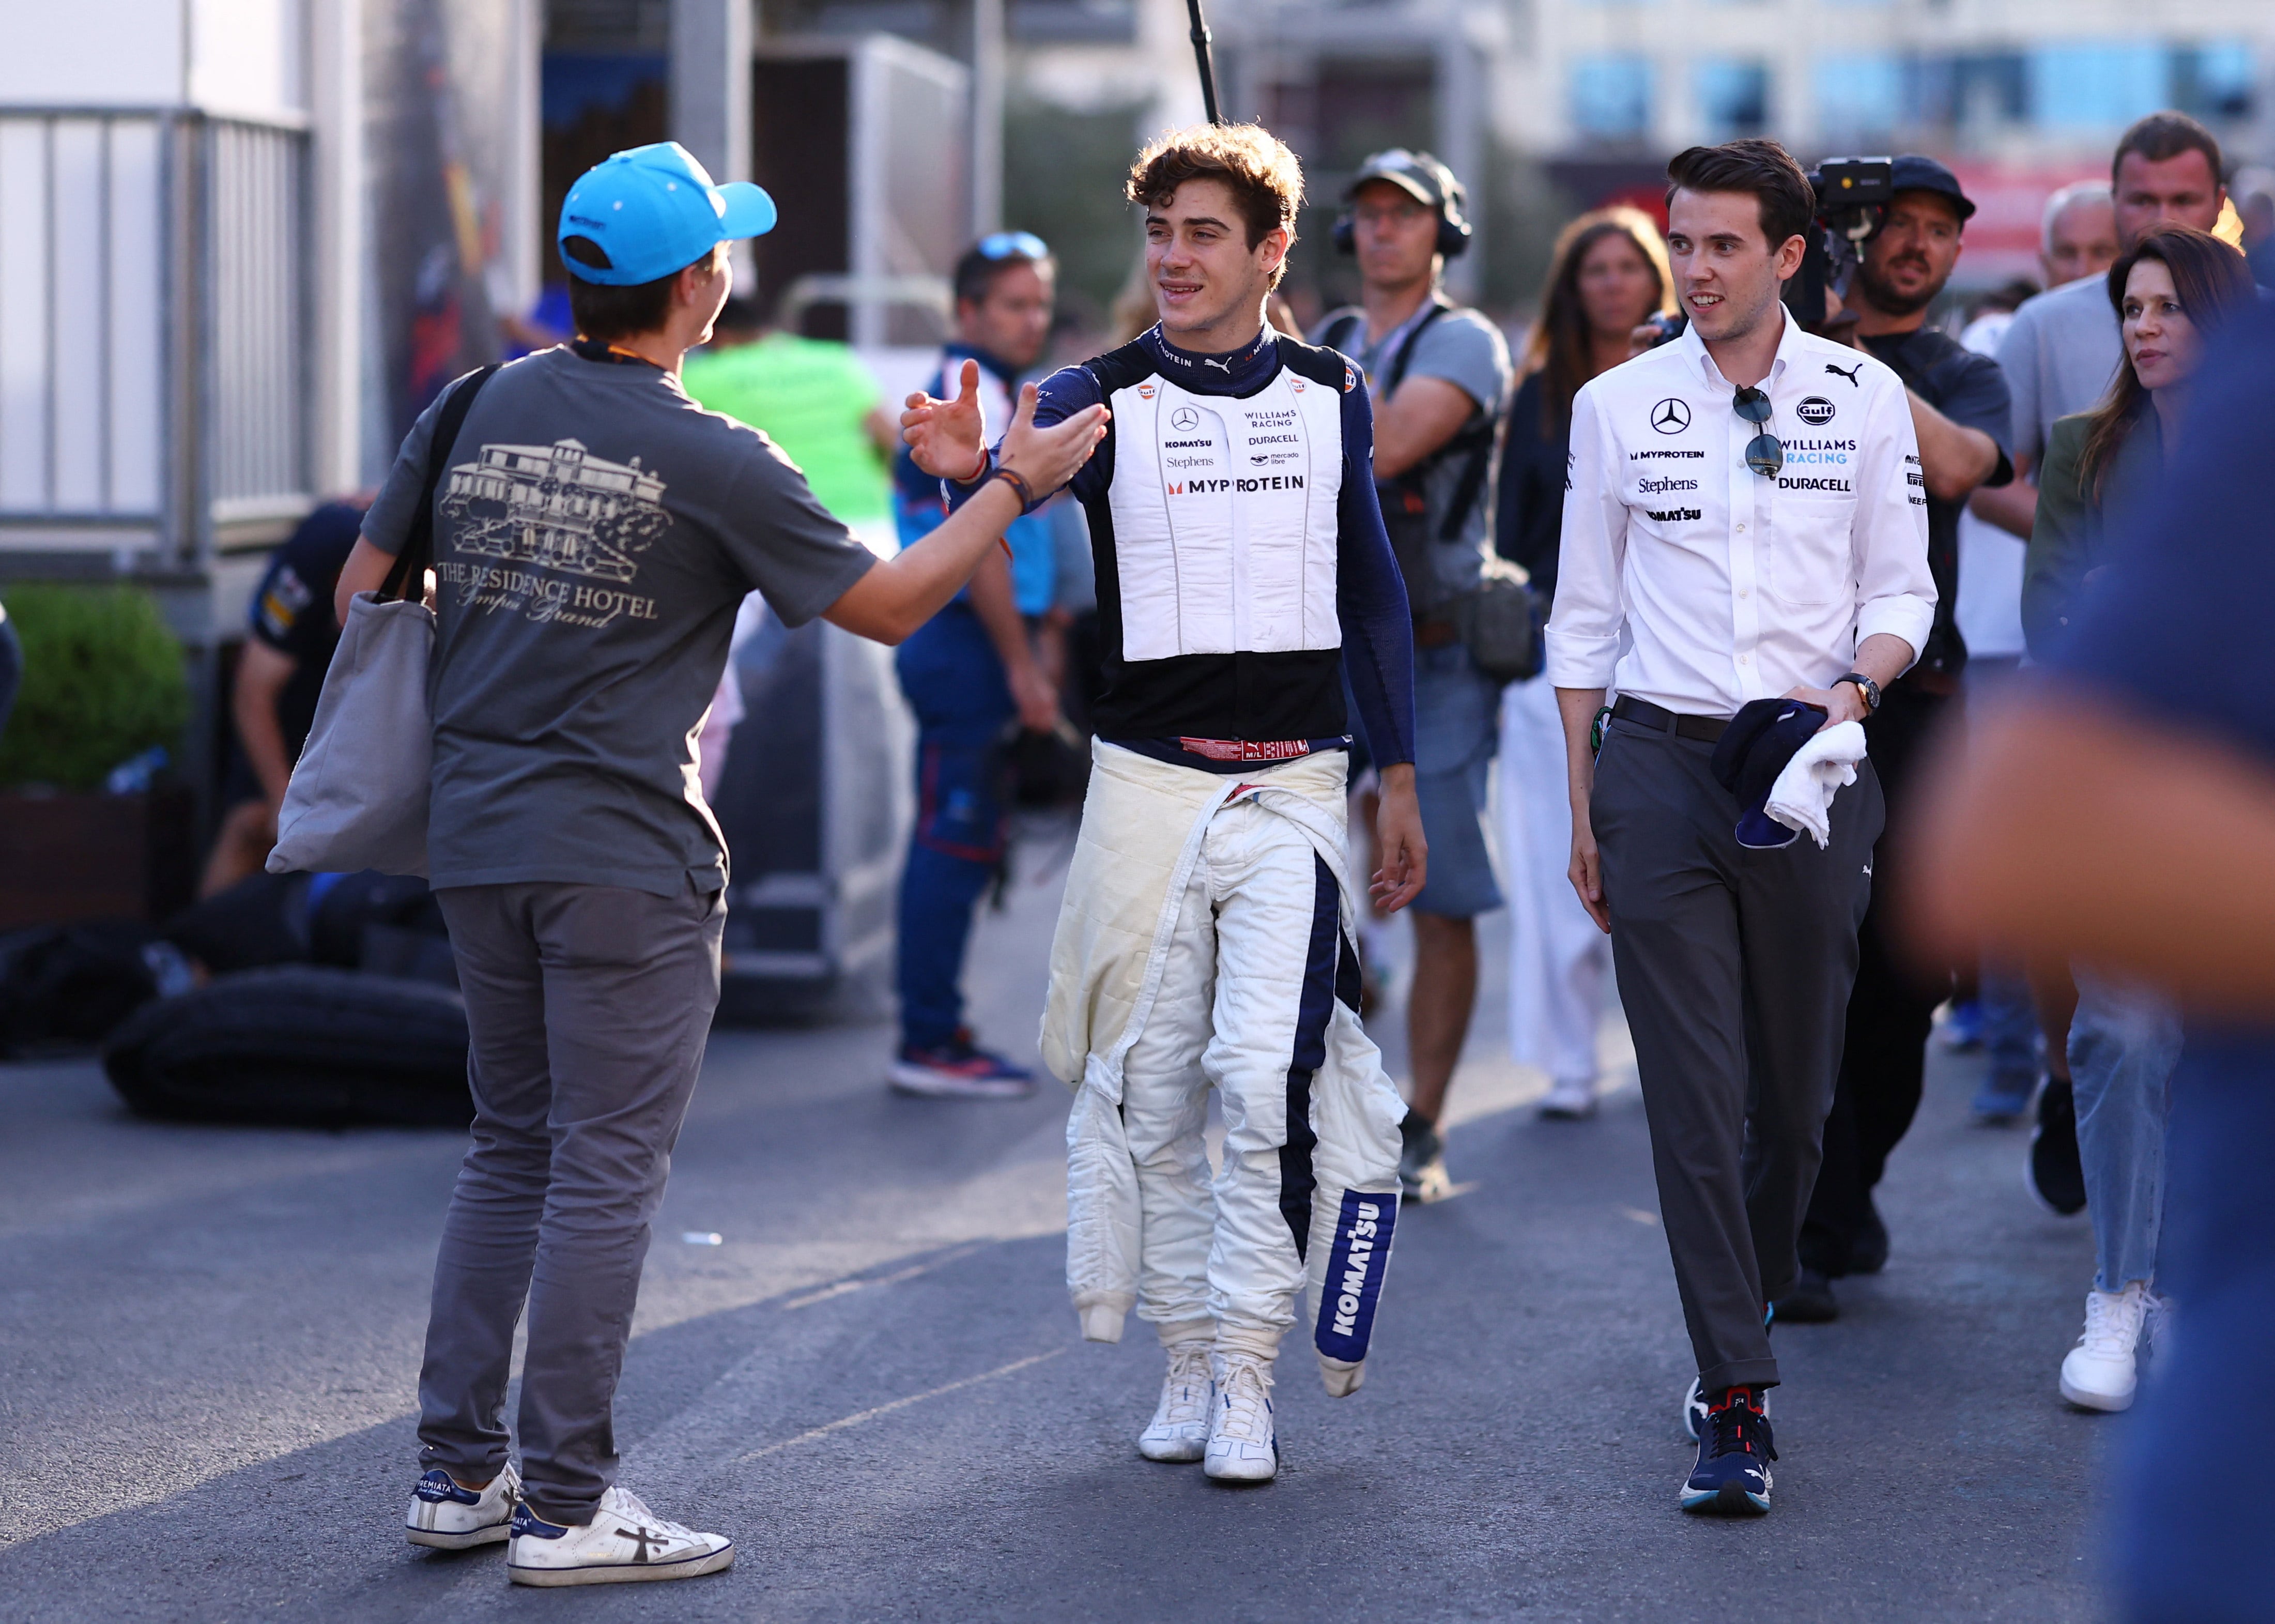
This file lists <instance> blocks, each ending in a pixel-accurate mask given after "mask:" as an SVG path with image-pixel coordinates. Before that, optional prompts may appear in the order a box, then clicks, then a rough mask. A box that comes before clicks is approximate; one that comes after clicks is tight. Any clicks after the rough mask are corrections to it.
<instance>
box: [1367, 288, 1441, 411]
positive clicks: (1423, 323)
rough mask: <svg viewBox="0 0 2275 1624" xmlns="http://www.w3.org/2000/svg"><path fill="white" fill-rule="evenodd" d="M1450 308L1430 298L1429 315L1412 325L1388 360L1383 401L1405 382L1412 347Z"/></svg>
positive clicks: (1419, 341) (1437, 297)
mask: <svg viewBox="0 0 2275 1624" xmlns="http://www.w3.org/2000/svg"><path fill="white" fill-rule="evenodd" d="M1452 308H1453V306H1451V305H1449V304H1447V302H1446V301H1445V300H1444V299H1443V298H1440V297H1439V296H1438V295H1436V294H1434V293H1433V294H1432V295H1431V296H1430V313H1429V314H1428V315H1426V316H1424V317H1423V318H1422V319H1421V320H1420V321H1417V322H1416V323H1415V324H1414V330H1413V331H1412V332H1410V333H1409V334H1407V335H1406V342H1405V343H1404V344H1400V345H1399V346H1398V353H1397V354H1396V355H1394V356H1392V357H1391V358H1390V373H1389V375H1388V376H1387V378H1385V379H1384V380H1383V384H1382V398H1383V399H1385V400H1388V399H1389V398H1390V396H1391V391H1392V390H1394V389H1396V388H1397V387H1398V386H1399V385H1400V384H1402V383H1403V382H1405V381H1406V367H1407V364H1408V363H1409V362H1410V361H1411V360H1413V359H1414V346H1415V345H1416V344H1420V343H1421V342H1422V335H1423V334H1425V333H1426V332H1428V331H1429V330H1430V324H1431V323H1432V321H1436V320H1437V319H1438V318H1439V317H1440V316H1442V315H1444V314H1445V313H1447V311H1449V310H1451V309H1452Z"/></svg>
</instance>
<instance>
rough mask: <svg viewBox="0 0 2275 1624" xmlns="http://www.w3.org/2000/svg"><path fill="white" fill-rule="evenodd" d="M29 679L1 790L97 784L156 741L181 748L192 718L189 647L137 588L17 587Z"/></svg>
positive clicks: (4, 747)
mask: <svg viewBox="0 0 2275 1624" xmlns="http://www.w3.org/2000/svg"><path fill="white" fill-rule="evenodd" d="M0 602H4V604H5V606H6V608H7V613H8V618H9V619H10V620H11V622H13V623H14V624H15V627H16V635H17V637H18V638H19V639H20V640H21V641H22V643H23V646H24V684H23V688H22V690H21V691H19V693H18V694H17V696H16V709H15V714H13V715H12V716H11V717H10V719H9V721H8V727H7V731H6V732H5V733H4V734H0V787H7V788H11V789H12V788H15V787H18V786H20V785H25V784H46V785H52V786H53V787H55V788H57V789H100V788H101V787H102V781H103V778H104V777H105V775H107V774H109V773H110V769H111V768H113V767H117V765H118V764H119V763H120V762H122V761H125V760H127V759H129V758H131V757H133V756H136V755H140V753H141V752H144V751H146V750H147V749H149V748H150V747H151V746H152V745H153V744H163V745H164V746H165V747H166V748H167V749H168V750H170V751H173V752H177V753H178V752H179V750H180V748H181V737H182V729H183V726H184V724H185V723H186V722H187V721H188V720H189V714H190V686H189V680H188V678H187V677H186V676H185V675H184V672H183V668H182V646H181V645H180V643H178V641H176V640H175V638H174V634H173V633H172V632H171V631H168V630H167V629H166V623H165V621H164V619H163V618H162V616H160V614H159V612H158V604H157V601H156V600H155V599H154V598H153V597H151V595H150V594H149V593H147V592H145V591H143V590H142V589H140V587H133V586H44V585H32V586H11V587H9V588H8V589H7V590H6V592H5V593H0Z"/></svg>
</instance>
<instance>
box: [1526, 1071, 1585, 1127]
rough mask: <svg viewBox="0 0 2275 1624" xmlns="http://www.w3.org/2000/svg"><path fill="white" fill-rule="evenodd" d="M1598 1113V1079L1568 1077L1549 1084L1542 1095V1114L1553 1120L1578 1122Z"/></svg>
mask: <svg viewBox="0 0 2275 1624" xmlns="http://www.w3.org/2000/svg"><path fill="white" fill-rule="evenodd" d="M1540 1114H1541V1115H1543V1116H1546V1117H1548V1118H1551V1119H1552V1120H1553V1121H1557V1122H1581V1121H1583V1120H1584V1119H1586V1118H1588V1117H1591V1116H1593V1115H1595V1114H1596V1080H1595V1078H1593V1077H1567V1078H1565V1079H1564V1080H1563V1081H1562V1082H1561V1083H1552V1084H1549V1087H1548V1091H1547V1092H1546V1093H1545V1094H1543V1095H1542V1096H1541V1097H1540Z"/></svg>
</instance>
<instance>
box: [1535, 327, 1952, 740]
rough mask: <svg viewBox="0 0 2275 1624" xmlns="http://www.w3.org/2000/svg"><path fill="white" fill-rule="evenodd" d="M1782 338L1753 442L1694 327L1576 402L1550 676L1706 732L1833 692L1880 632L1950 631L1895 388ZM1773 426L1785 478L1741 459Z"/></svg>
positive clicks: (1907, 413) (1839, 358)
mask: <svg viewBox="0 0 2275 1624" xmlns="http://www.w3.org/2000/svg"><path fill="white" fill-rule="evenodd" d="M1779 314H1780V317H1781V318H1784V320H1785V334H1784V336H1783V337H1782V338H1780V340H1779V343H1778V350H1777V359H1776V360H1775V361H1774V362H1773V363H1772V365H1771V367H1770V375H1769V376H1768V377H1767V378H1766V379H1765V380H1764V381H1763V382H1762V386H1761V387H1762V388H1763V389H1765V390H1766V391H1767V392H1768V395H1769V397H1770V403H1771V405H1772V414H1771V418H1770V420H1769V421H1768V422H1767V423H1765V424H1759V425H1757V424H1754V423H1751V422H1749V421H1748V420H1747V419H1744V418H1742V417H1740V416H1739V415H1738V414H1737V412H1736V411H1735V409H1734V408H1733V406H1732V404H1731V403H1732V397H1734V396H1735V393H1736V389H1735V386H1733V385H1732V384H1731V383H1730V382H1729V381H1728V380H1727V379H1726V378H1724V377H1723V376H1722V374H1721V373H1720V372H1719V370H1718V369H1717V368H1716V366H1715V365H1714V359H1713V358H1712V356H1711V355H1709V354H1708V353H1707V352H1706V346H1705V345H1704V344H1703V343H1702V342H1701V341H1700V339H1699V337H1698V331H1697V329H1696V328H1691V329H1687V330H1686V331H1685V332H1684V333H1683V334H1682V336H1681V337H1680V338H1677V339H1675V340H1674V342H1673V343H1671V344H1662V345H1661V346H1660V347H1659V348H1658V349H1656V350H1653V351H1650V352H1649V353H1648V354H1645V355H1641V356H1638V357H1636V359H1634V360H1631V361H1629V362H1627V363H1625V364H1624V365H1622V366H1615V367H1614V368H1613V369H1612V370H1611V371H1609V372H1607V373H1605V374H1603V375H1602V376H1600V377H1598V378H1596V379H1593V380H1591V381H1590V382H1589V383H1588V384H1587V385H1586V386H1585V387H1583V389H1581V390H1580V393H1579V395H1578V397H1577V398H1576V399H1575V400H1574V401H1573V403H1572V442H1571V444H1572V449H1571V454H1570V456H1569V457H1568V461H1567V464H1566V469H1567V472H1566V480H1565V496H1564V535H1563V543H1562V550H1561V554H1560V558H1559V563H1558V565H1557V571H1556V608H1555V613H1554V616H1553V618H1552V619H1551V621H1550V623H1549V626H1548V677H1549V680H1550V682H1552V683H1553V684H1554V685H1555V686H1557V687H1559V688H1615V689H1617V690H1618V691H1620V692H1621V693H1623V694H1632V695H1634V696H1635V697H1636V698H1637V699H1648V700H1650V701H1651V702H1652V703H1653V704H1656V705H1661V706H1666V707H1667V709H1668V710H1671V711H1678V712H1682V713H1685V714H1691V715H1702V716H1728V715H1732V714H1735V712H1736V711H1737V709H1738V707H1739V706H1742V705H1743V704H1745V703H1746V701H1747V700H1749V699H1770V698H1774V697H1775V696H1777V695H1779V694H1781V693H1784V692H1785V691H1787V690H1788V689H1791V688H1794V687H1797V686H1803V685H1805V686H1808V687H1812V688H1822V687H1825V685H1826V684H1829V683H1831V682H1832V681H1833V679H1834V678H1836V677H1838V676H1840V675H1841V674H1842V673H1843V672H1845V671H1847V670H1848V668H1849V667H1850V664H1851V662H1852V661H1854V660H1855V658H1856V646H1857V644H1858V643H1860V642H1862V641H1863V639H1864V638H1868V637H1871V635H1872V634H1873V633H1875V632H1880V631H1885V632H1888V633H1891V634H1892V635H1893V636H1896V637H1899V638H1902V639H1903V640H1904V641H1905V642H1906V643H1908V644H1909V645H1910V646H1911V649H1912V653H1913V655H1914V656H1915V657H1916V656H1917V655H1918V653H1919V651H1920V649H1921V648H1922V647H1923V646H1924V645H1925V644H1926V641H1927V635H1928V628H1929V627H1930V625H1931V624H1932V623H1933V622H1934V618H1935V597H1936V593H1935V579H1934V578H1933V577H1932V576H1931V575H1930V574H1929V573H1928V566H1927V487H1926V483H1925V480H1924V479H1923V477H1922V472H1921V468H1920V460H1919V446H1918V444H1917V442H1916V439H1915V437H1914V435H1913V433H1912V416H1911V408H1910V405H1909V403H1908V401H1907V400H1906V399H1905V396H1904V386H1903V384H1902V382H1901V381H1900V380H1899V379H1898V378H1897V376H1896V374H1894V373H1893V372H1892V371H1891V370H1889V368H1888V367H1887V366H1884V365H1883V364H1882V363H1880V362H1879V361H1878V360H1875V359H1873V358H1872V357H1871V356H1869V355H1867V354H1865V353H1864V352H1863V351H1861V350H1852V349H1848V348H1846V347H1844V346H1842V345H1840V344H1831V343H1828V342H1827V341H1825V339H1822V338H1817V337H1813V336H1810V334H1808V333H1805V332H1803V331H1802V329H1801V327H1800V325H1799V324H1798V323H1797V322H1795V321H1792V320H1791V319H1790V318H1789V317H1785V313H1784V311H1783V310H1782V308H1780V312H1779ZM1765 428H1766V429H1767V430H1769V431H1770V432H1771V433H1772V434H1775V435H1777V437H1778V438H1779V439H1780V440H1781V441H1782V442H1784V443H1785V467H1784V469H1783V471H1782V472H1780V473H1779V474H1778V476H1777V477H1776V478H1775V479H1765V478H1764V477H1763V476H1762V475H1760V474H1757V473H1756V472H1754V471H1753V470H1752V469H1750V468H1749V467H1747V466H1746V443H1747V442H1749V441H1750V440H1751V439H1752V438H1753V437H1754V436H1755V435H1756V434H1760V433H1761V432H1762V431H1763V429H1765Z"/></svg>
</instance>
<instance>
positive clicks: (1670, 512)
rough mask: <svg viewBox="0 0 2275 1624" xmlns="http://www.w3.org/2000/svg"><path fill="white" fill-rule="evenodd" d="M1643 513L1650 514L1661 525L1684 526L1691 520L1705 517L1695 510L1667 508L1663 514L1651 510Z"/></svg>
mask: <svg viewBox="0 0 2275 1624" xmlns="http://www.w3.org/2000/svg"><path fill="white" fill-rule="evenodd" d="M1644 512H1646V513H1649V514H1651V517H1653V518H1655V519H1657V520H1658V521H1659V523H1660V524H1662V525H1684V524H1689V522H1690V521H1691V520H1693V519H1701V518H1704V517H1706V516H1705V515H1704V513H1701V512H1700V511H1699V510H1697V509H1696V508H1669V509H1667V511H1665V512H1664V513H1660V512H1657V511H1654V510H1651V509H1649V508H1646V509H1644Z"/></svg>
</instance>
